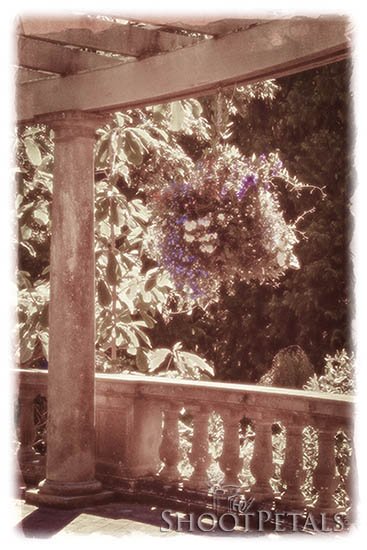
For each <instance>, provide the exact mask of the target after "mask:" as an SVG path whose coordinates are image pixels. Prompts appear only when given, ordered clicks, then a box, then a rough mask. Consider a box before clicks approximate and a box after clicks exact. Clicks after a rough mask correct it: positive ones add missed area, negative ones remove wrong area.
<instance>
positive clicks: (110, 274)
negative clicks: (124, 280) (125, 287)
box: [106, 251, 121, 286]
mask: <svg viewBox="0 0 367 550" xmlns="http://www.w3.org/2000/svg"><path fill="white" fill-rule="evenodd" d="M106 276H107V282H108V284H110V285H112V286H115V285H117V284H118V282H119V281H120V279H121V268H120V265H119V263H118V261H117V260H116V257H115V255H114V253H113V252H111V251H109V252H108V259H107V270H106Z"/></svg>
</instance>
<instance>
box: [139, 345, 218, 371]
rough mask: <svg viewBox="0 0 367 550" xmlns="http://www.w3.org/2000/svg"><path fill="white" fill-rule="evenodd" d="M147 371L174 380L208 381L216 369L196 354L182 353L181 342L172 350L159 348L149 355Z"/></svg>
mask: <svg viewBox="0 0 367 550" xmlns="http://www.w3.org/2000/svg"><path fill="white" fill-rule="evenodd" d="M147 370H148V372H149V373H154V374H155V373H158V374H163V375H164V376H170V377H173V378H191V379H194V380H200V379H208V376H214V369H213V368H212V367H211V366H210V365H209V364H208V363H207V362H206V361H205V360H204V359H202V358H201V357H199V356H198V355H196V354H195V353H188V352H187V351H182V344H181V342H177V344H175V345H174V346H173V348H172V350H170V349H167V348H158V349H155V350H153V351H151V352H150V353H149V355H148V360H147Z"/></svg>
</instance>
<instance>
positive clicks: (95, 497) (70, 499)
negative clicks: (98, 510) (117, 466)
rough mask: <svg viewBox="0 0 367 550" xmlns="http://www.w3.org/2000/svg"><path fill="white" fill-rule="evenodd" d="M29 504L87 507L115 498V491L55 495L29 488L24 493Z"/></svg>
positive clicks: (66, 507)
mask: <svg viewBox="0 0 367 550" xmlns="http://www.w3.org/2000/svg"><path fill="white" fill-rule="evenodd" d="M24 498H25V501H26V502H27V504H34V505H35V506H49V507H51V508H62V509H66V510H67V509H71V508H86V507H89V506H95V505H97V504H106V503H108V502H112V501H113V500H114V499H115V493H114V492H113V491H104V490H101V491H100V492H98V493H93V494H85V495H67V496H65V495H53V494H50V493H43V492H42V489H27V490H26V491H25V493H24Z"/></svg>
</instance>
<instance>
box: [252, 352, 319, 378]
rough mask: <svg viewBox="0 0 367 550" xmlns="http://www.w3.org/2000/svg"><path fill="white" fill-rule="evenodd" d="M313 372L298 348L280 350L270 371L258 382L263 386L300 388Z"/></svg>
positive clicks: (307, 359) (305, 356)
mask: <svg viewBox="0 0 367 550" xmlns="http://www.w3.org/2000/svg"><path fill="white" fill-rule="evenodd" d="M313 372H314V370H313V367H312V365H311V363H310V360H309V358H308V357H307V355H306V354H305V352H304V351H303V349H302V348H300V347H299V346H289V347H287V348H285V349H282V350H280V351H279V352H278V353H277V354H276V355H275V357H274V359H273V361H272V367H271V369H270V370H269V371H268V372H266V373H265V374H264V375H263V376H262V377H261V378H260V381H259V384H261V385H264V386H276V387H285V388H302V386H303V385H304V383H305V381H306V380H308V379H309V378H310V376H312V374H313Z"/></svg>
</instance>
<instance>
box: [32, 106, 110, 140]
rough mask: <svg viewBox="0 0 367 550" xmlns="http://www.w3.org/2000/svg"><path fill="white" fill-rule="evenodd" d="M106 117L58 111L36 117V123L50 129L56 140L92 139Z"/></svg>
mask: <svg viewBox="0 0 367 550" xmlns="http://www.w3.org/2000/svg"><path fill="white" fill-rule="evenodd" d="M108 116H109V115H107V116H106V115H102V114H98V113H91V112H88V111H76V110H73V111H60V112H58V113H50V114H48V115H43V116H41V117H39V118H38V117H37V119H36V122H39V123H40V124H46V125H47V126H49V127H50V128H52V130H54V131H55V139H56V140H64V139H66V140H68V139H72V138H75V137H87V138H91V139H94V138H95V135H96V130H97V129H98V128H99V127H101V126H103V124H104V123H105V122H106V120H107V119H108Z"/></svg>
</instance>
